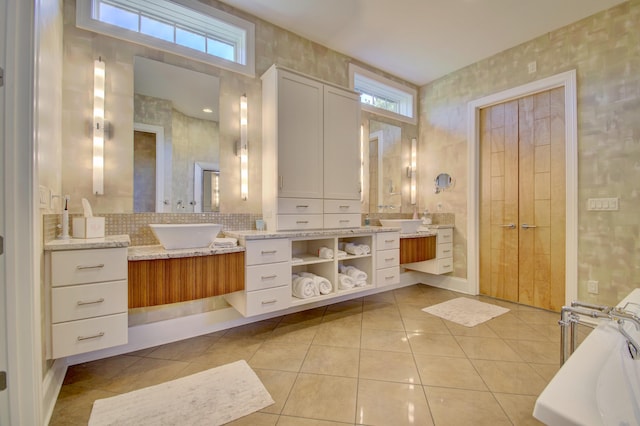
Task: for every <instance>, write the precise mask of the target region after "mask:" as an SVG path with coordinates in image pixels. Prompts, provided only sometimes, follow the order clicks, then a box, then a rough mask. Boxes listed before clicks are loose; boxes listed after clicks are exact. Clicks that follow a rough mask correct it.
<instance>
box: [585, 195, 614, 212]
mask: <svg viewBox="0 0 640 426" xmlns="http://www.w3.org/2000/svg"><path fill="white" fill-rule="evenodd" d="M619 207H620V203H619V201H618V197H614V198H589V199H588V200H587V210H589V211H617V210H619Z"/></svg>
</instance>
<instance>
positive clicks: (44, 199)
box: [38, 185, 51, 209]
mask: <svg viewBox="0 0 640 426" xmlns="http://www.w3.org/2000/svg"><path fill="white" fill-rule="evenodd" d="M38 204H39V207H40V208H41V209H50V208H51V190H50V189H49V188H47V187H46V186H42V185H40V186H39V187H38Z"/></svg>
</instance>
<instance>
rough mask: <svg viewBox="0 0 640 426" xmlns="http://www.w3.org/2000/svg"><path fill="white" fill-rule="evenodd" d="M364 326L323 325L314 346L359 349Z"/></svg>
mask: <svg viewBox="0 0 640 426" xmlns="http://www.w3.org/2000/svg"><path fill="white" fill-rule="evenodd" d="M361 335H362V326H361V325H360V324H359V323H357V324H340V323H338V324H336V323H334V322H328V323H322V324H321V325H320V326H319V327H318V331H317V332H316V335H315V337H314V338H313V342H312V345H322V346H338V347H343V348H359V347H360V337H361Z"/></svg>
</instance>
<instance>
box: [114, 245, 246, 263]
mask: <svg viewBox="0 0 640 426" xmlns="http://www.w3.org/2000/svg"><path fill="white" fill-rule="evenodd" d="M242 251H245V249H244V247H240V246H236V247H202V248H188V249H175V250H166V249H165V248H164V247H162V246H161V245H159V244H158V245H152V246H133V247H129V253H128V255H127V260H130V261H136V260H154V259H175V258H179V257H194V256H211V255H216V254H227V253H237V252H242Z"/></svg>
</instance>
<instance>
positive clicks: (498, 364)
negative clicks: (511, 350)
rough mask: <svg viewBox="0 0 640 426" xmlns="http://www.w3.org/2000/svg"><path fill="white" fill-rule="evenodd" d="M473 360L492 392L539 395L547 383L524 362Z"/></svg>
mask: <svg viewBox="0 0 640 426" xmlns="http://www.w3.org/2000/svg"><path fill="white" fill-rule="evenodd" d="M471 362H472V363H473V365H474V366H475V367H476V369H477V370H478V374H480V377H482V379H483V380H484V382H485V383H486V384H487V386H488V387H489V390H491V392H502V393H516V394H520V395H536V396H537V395H539V394H540V392H542V390H543V389H544V387H545V386H546V385H547V382H546V381H545V380H544V379H543V378H542V377H540V375H539V374H538V373H536V371H535V370H534V369H533V368H531V366H529V364H527V363H524V362H506V361H487V360H472V361H471Z"/></svg>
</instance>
